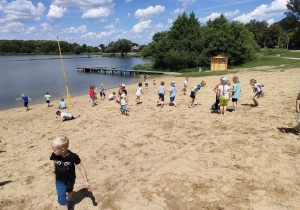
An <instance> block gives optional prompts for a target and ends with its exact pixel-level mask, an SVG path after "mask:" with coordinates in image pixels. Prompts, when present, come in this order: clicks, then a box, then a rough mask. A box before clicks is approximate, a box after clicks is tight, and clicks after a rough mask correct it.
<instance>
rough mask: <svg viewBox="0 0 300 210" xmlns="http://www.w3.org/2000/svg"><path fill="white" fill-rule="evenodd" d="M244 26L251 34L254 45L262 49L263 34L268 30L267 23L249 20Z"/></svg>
mask: <svg viewBox="0 0 300 210" xmlns="http://www.w3.org/2000/svg"><path fill="white" fill-rule="evenodd" d="M245 26H246V28H247V29H248V30H249V31H251V32H252V33H253V35H254V39H255V41H256V43H257V44H258V45H259V46H261V47H263V46H264V42H265V38H264V32H265V31H266V30H267V29H268V23H267V22H266V21H258V20H250V22H249V23H247V24H246V25H245Z"/></svg>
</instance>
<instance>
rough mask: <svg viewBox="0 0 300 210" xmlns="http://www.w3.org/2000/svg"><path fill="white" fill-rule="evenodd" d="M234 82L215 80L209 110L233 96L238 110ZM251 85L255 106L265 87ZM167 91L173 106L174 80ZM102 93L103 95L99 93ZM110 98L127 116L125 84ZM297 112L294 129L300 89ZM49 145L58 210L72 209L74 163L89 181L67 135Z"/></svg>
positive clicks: (223, 110)
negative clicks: (216, 82) (214, 99)
mask: <svg viewBox="0 0 300 210" xmlns="http://www.w3.org/2000/svg"><path fill="white" fill-rule="evenodd" d="M232 81H233V83H234V84H233V86H232V88H231V87H230V85H231V84H230V81H229V80H227V78H225V77H221V78H220V83H218V84H217V85H216V86H215V87H214V89H213V91H214V92H215V94H216V102H215V103H214V104H213V105H212V106H211V109H215V110H218V108H219V104H220V114H224V115H225V114H226V110H227V105H228V101H229V99H230V98H232V102H233V112H237V101H238V99H239V97H240V93H241V84H240V82H239V79H238V77H237V76H233V78H232ZM164 85H165V82H163V81H162V82H161V83H160V86H159V87H158V97H159V99H158V101H157V103H159V102H161V108H162V107H163V106H164V96H165V86H164ZM205 85H206V83H205V81H202V82H201V83H200V84H198V85H196V86H194V87H193V88H192V90H191V93H190V98H191V101H190V104H189V107H190V108H192V107H193V106H194V101H195V98H196V96H197V93H198V91H199V90H200V89H201V88H202V87H204V86H205ZM250 85H251V86H252V88H253V92H255V95H254V97H253V101H254V104H255V106H257V107H259V102H258V99H259V98H260V97H263V96H264V92H263V90H262V87H263V86H264V85H263V84H258V83H257V81H256V80H254V79H251V80H250ZM101 87H102V90H101V88H100V96H101V97H102V96H104V97H105V93H104V90H105V89H104V86H103V84H102V85H101ZM187 87H188V78H186V79H185V82H184V85H183V89H182V92H183V94H184V95H185V94H186V91H187ZM94 89H95V86H90V91H89V94H90V98H91V102H92V103H94V97H95V92H94ZM142 89H143V88H142V83H139V84H138V87H137V88H136V97H137V98H136V103H137V104H138V103H139V102H140V96H141V94H144V93H143V90H142ZM167 91H168V92H170V105H173V106H176V103H175V96H176V93H177V92H178V93H179V94H181V93H180V92H179V91H178V89H177V87H176V86H175V82H173V81H172V82H171V88H170V90H167ZM101 93H102V94H101ZM50 98H51V96H50V95H49V93H48V92H47V93H46V95H45V96H44V99H45V100H46V103H47V104H48V106H49V104H50ZM108 98H109V100H116V102H118V103H120V105H121V113H122V115H123V116H126V105H127V103H128V97H127V91H126V89H125V84H121V85H120V90H119V94H118V96H117V97H116V93H115V92H113V93H112V94H110V95H109V97H108ZM21 99H23V100H24V106H25V107H27V109H28V100H31V99H30V98H29V97H27V96H25V95H24V94H22V95H21V98H19V99H17V100H21ZM65 107H66V104H65V103H64V100H63V99H62V100H61V104H60V107H59V108H65ZM296 112H297V115H298V121H299V124H298V125H297V126H296V127H294V129H295V130H297V131H298V132H300V92H299V94H298V97H297V100H296ZM56 114H57V115H60V116H61V121H64V120H70V119H75V118H77V117H79V115H78V116H76V117H74V116H72V115H71V114H68V113H64V112H60V111H57V112H56ZM51 147H52V149H53V153H52V154H51V157H50V160H52V161H53V162H54V168H53V173H55V176H56V182H55V184H56V190H57V196H58V203H59V204H60V205H61V209H63V210H67V209H71V208H72V203H71V198H72V195H73V188H74V184H75V179H76V176H75V165H76V166H77V167H78V169H79V171H80V173H81V174H82V177H83V179H84V182H85V186H86V188H88V189H90V188H91V184H90V183H89V182H88V178H87V174H86V171H85V169H84V167H83V165H82V163H81V159H80V158H79V156H78V155H77V154H75V153H73V152H71V151H70V150H69V149H68V148H69V139H68V138H67V137H66V136H58V137H56V138H55V139H54V140H53V141H52V143H51Z"/></svg>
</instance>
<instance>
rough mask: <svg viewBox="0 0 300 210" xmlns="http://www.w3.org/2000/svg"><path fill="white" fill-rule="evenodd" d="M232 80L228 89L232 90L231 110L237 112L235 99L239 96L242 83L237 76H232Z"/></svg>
mask: <svg viewBox="0 0 300 210" xmlns="http://www.w3.org/2000/svg"><path fill="white" fill-rule="evenodd" d="M232 81H233V83H234V85H233V88H232V90H230V92H232V96H231V97H232V103H233V112H234V113H236V112H237V101H238V99H239V97H240V93H241V92H242V91H241V88H242V85H241V84H240V81H239V78H238V77H237V76H235V75H234V76H233V78H232Z"/></svg>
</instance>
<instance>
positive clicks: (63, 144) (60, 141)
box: [51, 136, 69, 149]
mask: <svg viewBox="0 0 300 210" xmlns="http://www.w3.org/2000/svg"><path fill="white" fill-rule="evenodd" d="M51 145H52V146H56V147H59V148H65V149H68V148H69V139H68V137H66V136H58V137H56V138H55V139H53V141H52V144H51Z"/></svg>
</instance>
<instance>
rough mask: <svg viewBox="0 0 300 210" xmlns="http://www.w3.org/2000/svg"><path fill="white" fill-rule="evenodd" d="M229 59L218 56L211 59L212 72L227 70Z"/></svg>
mask: <svg viewBox="0 0 300 210" xmlns="http://www.w3.org/2000/svg"><path fill="white" fill-rule="evenodd" d="M227 66H228V58H227V57H225V56H222V55H217V56H214V57H212V58H211V70H217V71H219V70H227Z"/></svg>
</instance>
